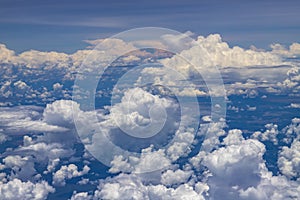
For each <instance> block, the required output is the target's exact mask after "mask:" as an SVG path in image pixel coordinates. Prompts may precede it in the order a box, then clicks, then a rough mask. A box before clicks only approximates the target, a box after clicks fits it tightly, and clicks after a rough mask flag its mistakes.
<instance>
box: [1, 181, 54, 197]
mask: <svg viewBox="0 0 300 200" xmlns="http://www.w3.org/2000/svg"><path fill="white" fill-rule="evenodd" d="M54 191H55V189H54V188H53V187H51V186H50V185H49V184H48V183H47V182H45V181H41V182H38V183H32V182H29V181H27V182H22V181H21V180H19V179H13V180H11V181H9V182H7V183H3V182H1V181H0V197H1V199H6V200H17V199H24V200H43V199H47V196H48V194H49V193H53V192H54Z"/></svg>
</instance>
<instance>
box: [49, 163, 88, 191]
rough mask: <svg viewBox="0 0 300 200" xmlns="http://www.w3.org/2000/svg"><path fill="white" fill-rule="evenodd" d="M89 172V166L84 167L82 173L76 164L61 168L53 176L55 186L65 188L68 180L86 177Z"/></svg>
mask: <svg viewBox="0 0 300 200" xmlns="http://www.w3.org/2000/svg"><path fill="white" fill-rule="evenodd" d="M89 171H90V168H89V167H88V166H87V165H85V166H84V167H83V169H82V171H78V167H77V166H76V165H74V164H69V165H68V166H66V165H64V166H61V168H60V169H59V170H58V171H56V172H55V173H54V174H53V184H54V185H59V186H64V185H65V184H66V180H68V179H72V178H74V177H79V176H82V175H85V174H87V173H88V172H89Z"/></svg>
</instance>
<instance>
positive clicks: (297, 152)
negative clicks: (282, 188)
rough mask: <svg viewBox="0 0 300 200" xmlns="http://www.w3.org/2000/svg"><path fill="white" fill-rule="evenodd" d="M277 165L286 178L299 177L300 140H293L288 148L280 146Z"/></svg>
mask: <svg viewBox="0 0 300 200" xmlns="http://www.w3.org/2000/svg"><path fill="white" fill-rule="evenodd" d="M278 167H279V169H280V171H281V173H282V174H284V175H285V176H287V177H288V178H296V179H297V178H299V177H300V141H297V140H295V141H294V142H293V143H292V145H291V147H290V148H289V147H283V148H282V151H281V152H280V153H279V158H278Z"/></svg>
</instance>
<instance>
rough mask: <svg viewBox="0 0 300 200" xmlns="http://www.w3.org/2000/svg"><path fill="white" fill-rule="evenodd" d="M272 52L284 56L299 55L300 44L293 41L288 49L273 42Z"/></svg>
mask: <svg viewBox="0 0 300 200" xmlns="http://www.w3.org/2000/svg"><path fill="white" fill-rule="evenodd" d="M271 48H272V53H274V54H278V55H281V56H284V57H297V56H299V55H300V44H299V43H293V44H291V45H290V46H289V47H288V49H287V48H286V47H285V46H283V45H281V44H272V45H271Z"/></svg>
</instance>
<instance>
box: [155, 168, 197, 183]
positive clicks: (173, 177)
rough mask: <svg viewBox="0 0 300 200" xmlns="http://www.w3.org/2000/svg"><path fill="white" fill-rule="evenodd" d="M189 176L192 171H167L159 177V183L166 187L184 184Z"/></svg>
mask: <svg viewBox="0 0 300 200" xmlns="http://www.w3.org/2000/svg"><path fill="white" fill-rule="evenodd" d="M191 175H192V171H183V170H180V169H177V170H175V171H173V170H167V171H165V172H164V173H163V174H162V176H161V183H162V184H164V185H166V186H172V185H174V184H182V183H186V182H187V180H188V178H189V177H190V176H191Z"/></svg>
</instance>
